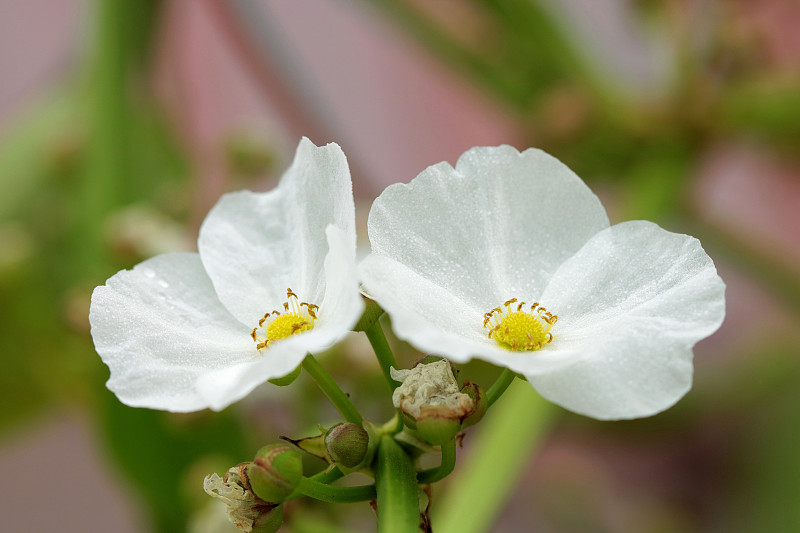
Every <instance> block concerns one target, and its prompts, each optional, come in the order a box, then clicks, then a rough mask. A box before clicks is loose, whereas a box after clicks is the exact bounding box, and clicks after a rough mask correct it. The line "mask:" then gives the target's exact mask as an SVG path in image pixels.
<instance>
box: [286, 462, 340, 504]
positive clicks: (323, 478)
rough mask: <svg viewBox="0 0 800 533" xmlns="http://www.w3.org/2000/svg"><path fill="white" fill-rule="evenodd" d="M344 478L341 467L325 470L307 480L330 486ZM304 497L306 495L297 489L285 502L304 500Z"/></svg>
mask: <svg viewBox="0 0 800 533" xmlns="http://www.w3.org/2000/svg"><path fill="white" fill-rule="evenodd" d="M342 476H344V474H343V473H342V471H341V470H339V467H338V466H334V467H333V468H331V469H330V470H323V471H322V472H317V473H316V474H314V475H313V476H309V477H308V478H307V479H309V480H311V481H316V482H317V483H324V484H325V485H328V484H330V483H333V482H334V481H336V480H337V479H339V478H341V477H342ZM303 496H304V494H303V493H302V492H300V489H297V488H295V489H294V492H292V493H291V494H290V495H289V497H288V498H286V500H285V501H287V502H288V501H289V500H296V499H297V498H302V497H303Z"/></svg>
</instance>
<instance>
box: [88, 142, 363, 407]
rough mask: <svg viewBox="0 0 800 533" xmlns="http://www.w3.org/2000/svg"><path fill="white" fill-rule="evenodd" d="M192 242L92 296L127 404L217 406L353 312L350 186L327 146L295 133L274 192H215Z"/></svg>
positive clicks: (356, 298) (341, 327) (286, 367)
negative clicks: (192, 248) (187, 249)
mask: <svg viewBox="0 0 800 533" xmlns="http://www.w3.org/2000/svg"><path fill="white" fill-rule="evenodd" d="M197 246H198V253H171V254H165V255H160V256H156V257H154V258H152V259H148V260H147V261H144V262H142V263H140V264H138V265H136V266H135V267H134V268H133V269H132V270H123V271H120V272H118V273H117V274H115V275H114V276H113V277H111V278H110V279H109V280H108V281H107V282H106V284H105V285H103V286H100V287H98V288H97V289H95V291H94V293H93V295H92V306H91V311H90V314H89V320H90V322H91V324H92V337H93V338H94V343H95V348H96V349H97V352H98V353H99V354H100V357H102V359H103V361H104V362H105V363H106V364H107V365H108V367H109V369H110V370H111V377H110V379H109V380H108V384H107V385H108V388H109V389H111V390H112V391H113V392H114V393H115V394H116V395H117V397H118V398H119V399H120V400H121V401H122V402H123V403H126V404H128V405H131V406H137V407H150V408H153V409H164V410H168V411H195V410H198V409H203V408H206V407H210V408H212V409H217V410H218V409H222V408H224V407H226V406H227V405H229V404H231V403H233V402H235V401H236V400H238V399H240V398H242V397H243V396H245V395H246V394H248V393H249V392H250V391H252V390H253V389H254V388H255V387H256V386H258V385H260V384H261V383H263V382H265V381H267V380H270V379H274V378H280V377H283V376H286V375H288V374H290V373H291V372H292V371H294V370H295V369H296V368H297V367H298V366H299V365H300V363H301V362H302V361H303V359H304V358H305V356H306V354H307V353H309V352H312V353H313V352H317V351H321V350H324V349H327V348H329V347H330V346H332V345H333V344H334V343H336V342H338V341H339V340H341V339H342V338H343V337H344V336H345V335H346V334H347V333H348V332H349V331H350V329H351V327H352V326H353V325H354V324H355V323H356V321H357V320H358V318H359V316H360V315H361V311H362V309H363V302H362V299H361V296H360V293H359V289H358V279H357V277H356V273H355V209H354V205H353V195H352V184H351V182H350V172H349V170H348V168H347V161H346V159H345V157H344V154H343V153H342V151H341V149H340V148H339V147H338V146H336V145H335V144H329V145H327V146H323V147H317V146H314V145H313V144H312V143H311V141H309V140H308V139H303V140H302V141H301V142H300V145H299V146H298V148H297V153H296V155H295V158H294V161H293V163H292V165H291V167H290V168H289V169H288V170H287V172H286V173H285V174H284V175H283V177H282V178H281V181H280V183H279V184H278V186H277V187H276V188H275V189H273V190H272V191H269V192H266V193H253V192H250V191H239V192H235V193H230V194H226V195H225V196H223V197H222V198H221V199H220V201H219V202H218V203H217V205H216V206H214V208H213V209H212V210H211V212H210V213H209V214H208V216H207V217H206V219H205V221H204V222H203V225H202V227H201V228H200V236H199V238H198V243H197ZM286 287H293V288H295V289H297V293H296V294H295V293H294V292H293V291H292V290H291V289H290V290H288V291H287V289H286ZM298 294H299V295H302V297H303V301H300V299H299V297H298V296H297V295H298ZM265 313H266V314H265Z"/></svg>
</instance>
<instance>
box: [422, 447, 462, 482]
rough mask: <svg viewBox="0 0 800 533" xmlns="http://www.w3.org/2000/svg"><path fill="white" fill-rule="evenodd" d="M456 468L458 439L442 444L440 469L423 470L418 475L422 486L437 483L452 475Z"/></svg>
mask: <svg viewBox="0 0 800 533" xmlns="http://www.w3.org/2000/svg"><path fill="white" fill-rule="evenodd" d="M455 467H456V439H450V440H449V441H447V442H445V443H444V444H442V463H441V464H440V465H439V467H438V468H431V469H430V470H423V471H422V472H420V473H419V474H418V475H417V481H418V482H419V484H420V485H424V484H426V483H436V482H437V481H439V480H442V479H444V478H446V477H447V476H449V475H450V473H451V472H452V471H453V469H454V468H455Z"/></svg>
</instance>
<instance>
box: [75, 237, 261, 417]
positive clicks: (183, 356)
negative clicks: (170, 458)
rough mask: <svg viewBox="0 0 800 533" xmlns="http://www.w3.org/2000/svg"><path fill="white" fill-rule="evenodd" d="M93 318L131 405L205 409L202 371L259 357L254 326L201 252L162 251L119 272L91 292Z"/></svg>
mask: <svg viewBox="0 0 800 533" xmlns="http://www.w3.org/2000/svg"><path fill="white" fill-rule="evenodd" d="M89 321H90V322H91V325H92V337H93V339H94V343H95V348H96V349H97V353H99V354H100V357H101V358H102V359H103V361H104V362H105V363H106V364H107V365H108V367H109V369H110V370H111V377H110V379H109V380H108V383H107V385H108V388H109V389H110V390H112V391H113V392H114V393H115V394H116V395H117V397H118V398H119V399H120V401H122V402H123V403H126V404H128V405H131V406H136V407H150V408H153V409H163V410H167V411H180V412H183V411H196V410H198V409H204V408H206V407H209V405H210V402H209V399H208V398H207V397H205V396H204V395H203V394H202V393H201V392H200V391H198V389H197V381H198V379H199V378H200V377H201V376H203V375H204V374H207V373H209V372H213V371H215V370H218V369H220V368H224V367H227V366H230V365H236V364H239V363H241V362H244V361H250V360H253V359H256V358H258V351H257V350H256V349H255V345H254V343H253V340H252V339H251V338H250V336H249V333H250V331H249V329H248V328H247V326H245V325H243V324H242V323H240V322H239V321H237V320H236V319H235V318H234V317H233V316H232V315H231V314H230V313H229V312H228V310H227V309H225V307H223V306H222V304H221V303H220V302H219V300H218V299H217V296H216V294H215V293H214V288H213V287H212V285H211V280H209V278H208V276H207V275H206V273H205V271H204V270H203V266H202V264H201V262H200V258H199V256H198V255H197V254H192V253H173V254H167V255H160V256H157V257H154V258H152V259H149V260H147V261H144V262H143V263H140V264H138V265H136V266H135V267H134V268H133V269H132V270H122V271H120V272H118V273H117V274H115V275H114V276H113V277H111V278H110V279H109V280H108V281H107V282H106V284H105V285H103V286H100V287H97V288H96V289H95V291H94V293H93V294H92V305H91V310H90V312H89ZM231 401H233V400H230V399H228V401H227V402H226V405H227V404H228V403H231Z"/></svg>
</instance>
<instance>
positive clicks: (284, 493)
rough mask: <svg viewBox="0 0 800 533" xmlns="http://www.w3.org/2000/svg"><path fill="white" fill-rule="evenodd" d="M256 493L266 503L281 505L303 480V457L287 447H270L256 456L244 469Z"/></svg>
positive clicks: (266, 447) (261, 450) (259, 451)
mask: <svg viewBox="0 0 800 533" xmlns="http://www.w3.org/2000/svg"><path fill="white" fill-rule="evenodd" d="M245 473H246V475H247V479H248V481H249V483H250V487H251V489H252V491H253V493H254V494H255V495H256V496H258V497H259V498H261V499H262V500H264V501H267V502H271V503H279V502H282V501H283V500H285V499H286V498H287V497H288V496H289V494H291V493H292V492H293V491H294V489H295V488H296V487H297V485H298V484H299V483H300V479H301V478H302V477H303V461H302V459H301V457H300V454H299V453H297V452H296V451H294V450H293V449H292V448H290V447H289V446H287V445H285V444H270V445H268V446H264V447H263V448H261V449H260V450H258V453H256V457H255V459H253V462H252V463H250V464H249V465H247V467H246V469H245Z"/></svg>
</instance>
